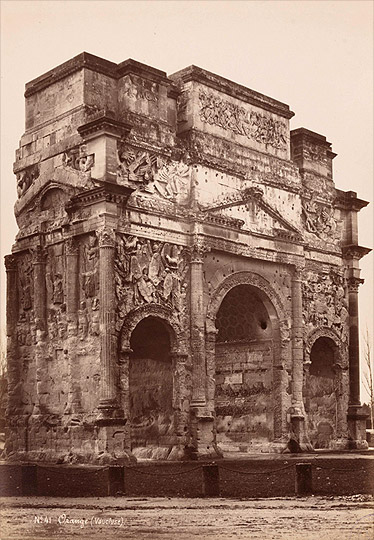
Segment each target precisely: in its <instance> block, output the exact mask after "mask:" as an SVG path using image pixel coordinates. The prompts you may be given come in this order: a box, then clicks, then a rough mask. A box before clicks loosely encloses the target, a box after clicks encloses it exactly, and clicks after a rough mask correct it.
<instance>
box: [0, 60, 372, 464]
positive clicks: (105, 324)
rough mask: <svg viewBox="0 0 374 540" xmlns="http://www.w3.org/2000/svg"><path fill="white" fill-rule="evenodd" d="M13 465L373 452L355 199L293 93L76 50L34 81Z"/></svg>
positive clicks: (18, 259) (13, 337)
mask: <svg viewBox="0 0 374 540" xmlns="http://www.w3.org/2000/svg"><path fill="white" fill-rule="evenodd" d="M25 98H26V131H25V133H24V134H23V135H22V137H21V141H20V146H19V148H18V150H17V151H16V160H15V163H14V172H15V175H16V182H17V192H18V200H17V202H16V204H15V214H16V218H17V223H18V226H19V232H18V234H17V237H16V242H15V244H14V246H13V250H12V254H11V255H8V256H7V258H6V266H7V274H8V295H7V316H8V324H7V334H8V364H9V365H8V372H9V394H10V395H9V398H10V399H9V405H8V412H7V435H6V455H7V459H9V460H27V461H33V460H45V461H49V462H56V461H59V462H61V461H62V462H66V463H71V462H81V463H118V464H119V463H124V462H128V461H134V460H136V459H142V458H151V459H161V460H163V459H170V460H175V459H189V458H191V457H194V458H204V457H208V458H211V457H217V456H222V455H224V456H228V455H232V454H234V455H235V453H237V452H241V453H242V452H248V453H251V452H274V451H276V452H280V451H282V450H283V449H284V448H285V447H286V445H287V442H288V441H289V440H290V438H295V437H296V438H297V439H298V442H299V444H300V445H301V447H302V448H310V447H311V446H312V447H314V448H335V449H336V448H347V447H348V446H350V447H356V448H365V446H366V441H365V432H364V416H363V415H362V412H361V407H360V396H359V384H358V382H359V362H358V353H359V343H358V313H357V298H358V297H357V295H358V286H359V284H360V283H361V282H362V280H361V278H360V269H359V260H360V258H361V257H362V256H364V255H365V254H366V253H367V252H368V251H369V250H368V249H366V248H364V247H362V246H358V240H357V239H358V221H357V214H358V212H359V210H360V209H361V208H362V207H363V206H365V205H366V204H367V203H366V202H365V201H361V200H360V199H358V198H357V195H356V193H354V192H352V191H350V192H343V191H341V190H339V189H337V188H336V187H335V183H334V180H333V166H332V164H333V159H334V157H335V154H334V152H333V151H332V147H331V143H329V142H327V141H326V138H325V137H324V136H322V135H320V134H317V133H314V132H312V131H310V130H307V129H304V128H300V129H296V130H293V131H290V127H289V121H290V119H291V118H292V116H293V115H294V113H293V112H292V111H291V110H290V109H289V107H288V105H286V104H284V103H281V102H279V101H277V100H275V99H273V98H270V97H268V96H264V95H262V94H260V93H258V92H255V91H253V90H250V89H248V88H245V87H243V86H241V85H239V84H236V83H234V82H232V81H229V80H227V79H224V78H223V77H220V76H218V75H215V74H213V73H210V72H208V71H206V70H204V69H201V68H198V67H196V66H190V67H188V68H185V69H183V70H181V71H179V72H177V73H174V74H172V75H169V76H168V75H166V73H165V72H163V71H160V70H159V69H155V68H152V67H150V66H146V65H144V64H141V63H139V62H136V61H134V60H126V61H125V62H122V63H120V64H114V63H113V62H109V61H107V60H104V59H102V58H98V57H95V56H93V55H90V54H87V53H82V54H80V55H78V56H77V57H75V58H73V59H71V60H69V61H68V62H65V63H64V64H62V65H61V66H58V67H56V68H54V69H53V70H51V71H49V72H48V73H46V74H44V75H41V76H40V77H38V78H37V79H35V80H34V81H31V82H30V83H28V84H27V85H26V92H25Z"/></svg>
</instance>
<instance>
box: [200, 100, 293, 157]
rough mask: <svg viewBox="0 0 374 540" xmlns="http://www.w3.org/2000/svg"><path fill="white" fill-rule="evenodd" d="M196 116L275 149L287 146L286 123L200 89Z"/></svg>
mask: <svg viewBox="0 0 374 540" xmlns="http://www.w3.org/2000/svg"><path fill="white" fill-rule="evenodd" d="M199 99H200V119H201V120H202V121H203V122H206V123H207V124H211V125H215V126H218V127H220V128H222V129H224V130H226V131H231V132H232V133H235V134H237V135H243V136H244V137H247V138H248V139H251V140H253V141H256V142H257V143H261V144H264V145H269V146H272V147H273V148H276V149H285V148H286V146H287V132H286V126H285V125H284V124H283V123H282V122H280V121H279V120H274V119H273V118H271V117H270V116H269V115H265V114H262V113H260V112H256V111H250V112H249V111H247V110H246V109H245V108H244V107H240V106H239V105H235V104H234V103H231V102H230V101H227V100H224V99H221V98H220V97H217V96H215V95H213V94H211V93H208V92H203V91H201V92H200V94H199Z"/></svg>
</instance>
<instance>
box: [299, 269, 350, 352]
mask: <svg viewBox="0 0 374 540" xmlns="http://www.w3.org/2000/svg"><path fill="white" fill-rule="evenodd" d="M302 294H303V319H304V324H305V326H306V334H309V333H310V332H311V331H312V330H314V329H316V328H319V327H325V328H326V327H328V328H331V329H332V330H334V331H335V332H336V334H337V335H338V336H339V337H340V339H341V342H342V344H347V343H348V317H349V315H348V301H347V284H346V280H345V278H344V276H343V274H342V273H340V272H338V271H336V270H334V269H331V270H330V273H328V274H322V273H317V272H314V271H312V270H309V271H306V272H304V273H303V283H302Z"/></svg>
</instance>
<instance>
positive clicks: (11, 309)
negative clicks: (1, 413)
mask: <svg viewBox="0 0 374 540" xmlns="http://www.w3.org/2000/svg"><path fill="white" fill-rule="evenodd" d="M5 268H6V277H7V288H6V335H7V379H8V404H7V405H8V406H7V414H8V415H11V414H12V413H14V412H15V409H16V408H17V406H18V404H19V395H17V391H16V389H17V383H18V381H19V362H18V361H17V360H18V358H17V351H18V346H17V334H16V325H17V319H18V286H17V260H16V258H15V257H14V256H13V255H7V256H6V257H5Z"/></svg>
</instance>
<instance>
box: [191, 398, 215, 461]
mask: <svg viewBox="0 0 374 540" xmlns="http://www.w3.org/2000/svg"><path fill="white" fill-rule="evenodd" d="M191 413H192V418H191V432H192V443H191V444H190V445H188V446H187V447H186V456H187V459H218V458H222V457H223V452H222V450H221V449H220V448H219V447H218V446H217V444H216V437H215V430H214V417H213V416H212V415H211V413H209V412H208V411H207V410H206V408H205V407H204V408H203V407H201V408H197V407H195V408H193V409H192V410H191Z"/></svg>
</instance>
